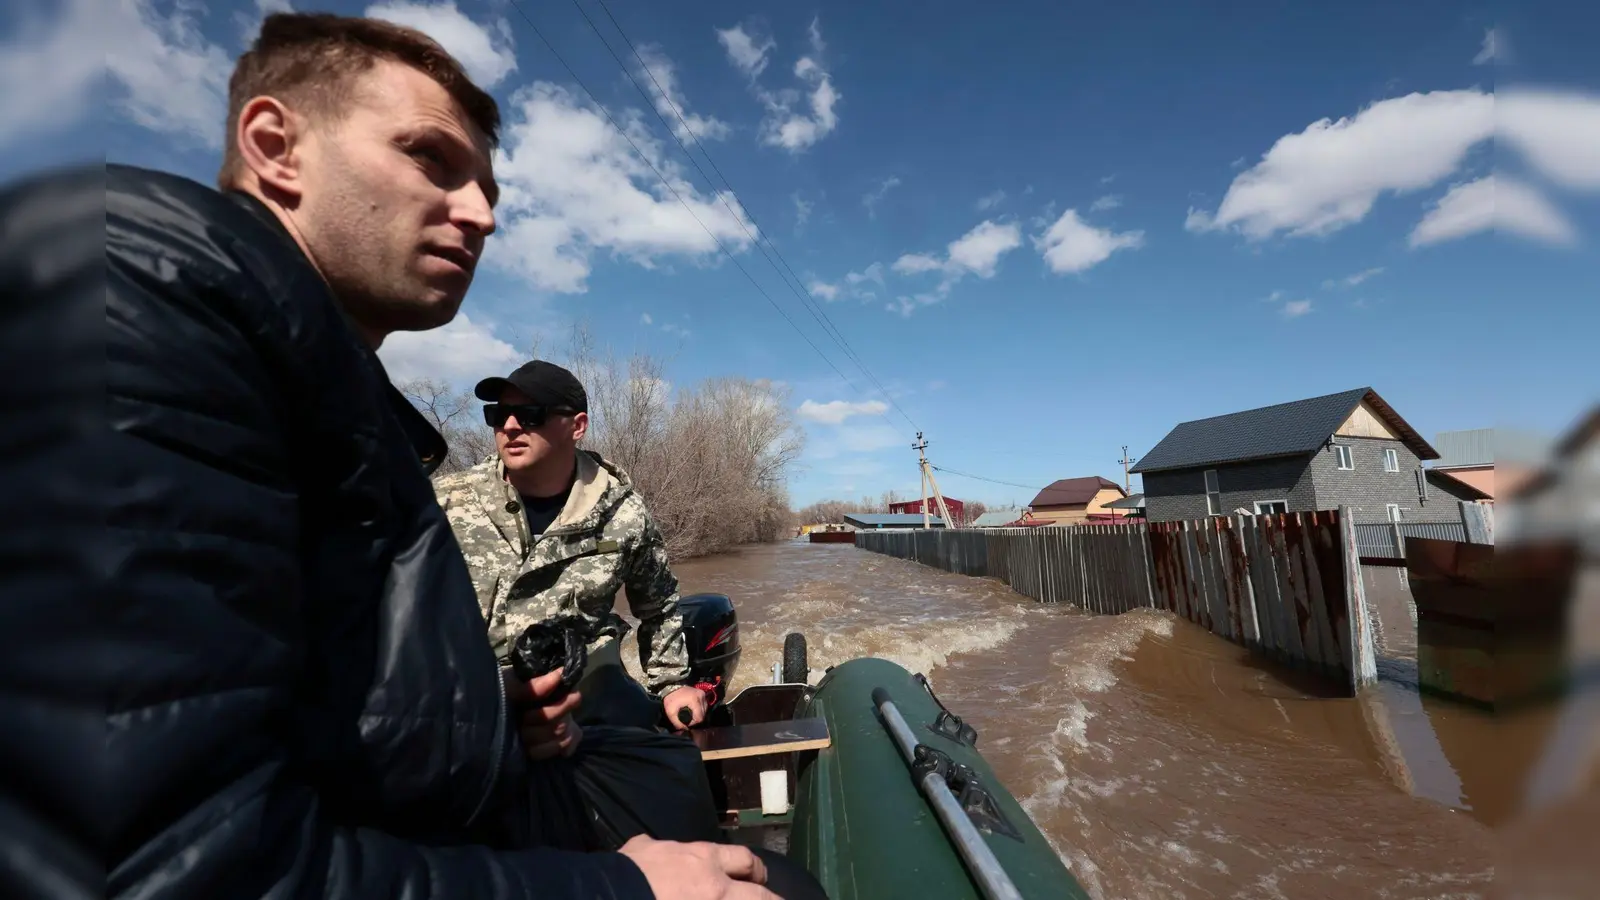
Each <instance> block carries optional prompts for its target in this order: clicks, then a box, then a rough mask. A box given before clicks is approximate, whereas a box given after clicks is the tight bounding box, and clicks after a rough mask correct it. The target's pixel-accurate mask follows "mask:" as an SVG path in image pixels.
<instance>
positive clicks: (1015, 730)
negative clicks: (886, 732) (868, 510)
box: [625, 543, 1492, 900]
mask: <svg viewBox="0 0 1600 900" xmlns="http://www.w3.org/2000/svg"><path fill="white" fill-rule="evenodd" d="M675 568H676V571H677V574H678V577H679V580H680V581H681V582H682V586H683V589H684V591H685V592H694V591H715V592H719V593H725V594H728V595H730V596H731V597H733V598H734V600H735V602H736V603H737V604H738V608H739V612H740V617H741V629H740V630H741V635H742V640H743V642H744V648H745V649H744V655H743V659H742V662H741V668H740V671H739V675H738V678H737V682H738V683H740V684H750V683H752V682H756V681H763V680H765V679H766V677H767V676H768V674H769V673H770V671H771V668H772V666H773V664H774V663H776V662H777V661H778V659H779V656H780V652H781V647H782V641H783V636H784V635H785V634H786V633H787V632H789V631H795V630H798V631H801V632H804V633H805V634H806V636H807V639H808V642H809V644H810V657H811V665H812V669H813V678H814V679H815V678H816V677H819V676H820V674H821V671H822V669H823V668H824V667H826V666H828V665H831V664H834V663H838V662H842V661H844V660H846V659H850V658H853V657H856V656H862V655H871V656H880V657H885V658H888V659H892V660H894V661H896V662H898V663H900V664H901V665H903V666H905V667H907V668H908V669H910V670H912V671H920V672H925V673H927V674H928V675H929V677H930V679H931V680H932V682H933V684H934V687H935V689H936V690H937V691H938V692H939V695H940V697H941V699H943V700H944V702H945V703H946V704H947V705H949V706H950V707H951V708H952V709H953V710H955V711H956V712H957V713H959V714H961V715H962V716H963V717H964V718H966V719H967V720H968V721H970V722H972V723H973V724H974V725H975V726H976V727H977V728H978V730H979V733H980V740H979V748H980V749H981V750H982V751H983V752H984V754H985V756H986V757H987V759H988V760H989V761H990V763H991V764H992V765H993V766H994V768H995V770H996V772H997V774H998V775H999V776H1000V777H1001V779H1002V780H1003V781H1004V782H1005V784H1006V785H1007V787H1008V788H1010V789H1011V791H1012V792H1013V793H1014V794H1015V795H1016V796H1017V797H1018V799H1019V800H1021V801H1022V803H1023V804H1024V806H1025V807H1026V808H1027V809H1028V811H1029V812H1030V813H1031V814H1032V816H1033V817H1034V820H1035V821H1036V822H1037V823H1038V825H1039V827H1040V829H1041V830H1042V831H1043V832H1044V833H1045V834H1046V836H1047V837H1048V838H1049V839H1050V841H1051V842H1052V844H1054V846H1055V847H1056V849H1057V851H1058V852H1059V853H1060V854H1061V855H1062V857H1063V858H1064V859H1065V860H1066V861H1067V862H1068V863H1069V865H1070V866H1071V868H1072V869H1073V871H1074V872H1075V873H1076V874H1077V876H1078V878H1079V879H1080V881H1082V882H1083V883H1084V884H1085V886H1086V887H1088V888H1089V889H1090V891H1091V892H1093V893H1094V894H1095V895H1096V896H1097V897H1100V898H1105V900H1110V898H1146V897H1148V898H1176V897H1187V898H1198V897H1263V898H1311V897H1340V898H1346V897H1393V898H1408V897H1416V898H1423V897H1426V898H1447V897H1480V896H1485V895H1486V894H1487V889H1488V886H1489V884H1490V881H1491V879H1492V870H1491V868H1490V866H1491V862H1490V860H1491V852H1492V848H1491V840H1492V833H1491V831H1490V827H1489V825H1488V824H1486V823H1485V822H1484V821H1483V820H1482V819H1481V818H1480V817H1475V816H1474V815H1473V811H1472V809H1471V808H1470V806H1471V804H1470V803H1469V802H1467V800H1466V799H1465V791H1464V789H1463V787H1462V784H1463V782H1462V780H1461V779H1460V778H1459V777H1458V776H1456V775H1455V774H1454V773H1453V771H1451V768H1450V764H1449V761H1448V759H1447V758H1446V756H1445V754H1444V753H1443V752H1440V753H1439V754H1438V758H1437V759H1430V757H1429V752H1428V743H1427V740H1420V741H1419V740H1417V739H1416V737H1415V736H1414V735H1411V734H1409V733H1408V729H1414V728H1417V727H1421V728H1424V729H1426V728H1427V723H1428V722H1430V721H1431V720H1432V713H1434V712H1436V711H1430V710H1425V709H1422V708H1421V706H1420V703H1421V701H1419V700H1418V699H1417V698H1416V697H1415V696H1414V695H1407V694H1405V693H1404V692H1403V691H1396V690H1394V688H1393V686H1392V685H1391V686H1390V690H1389V692H1388V693H1386V692H1384V691H1378V692H1373V693H1372V694H1371V695H1370V696H1369V697H1368V698H1367V699H1366V700H1365V701H1356V700H1347V699H1339V698H1332V697H1328V696H1325V695H1324V693H1323V692H1322V691H1321V689H1320V688H1319V686H1318V685H1317V684H1316V683H1315V682H1307V681H1305V680H1303V679H1297V678H1296V677H1295V675H1294V673H1291V672H1285V671H1281V670H1276V669H1273V668H1270V667H1265V666H1264V665H1263V664H1261V663H1258V662H1254V661H1252V660H1251V659H1250V658H1249V657H1248V656H1247V655H1246V654H1245V653H1244V652H1243V651H1242V650H1240V649H1238V648H1236V647H1234V646H1233V645H1231V644H1228V643H1226V642H1224V641H1221V640H1220V639H1217V638H1215V637H1214V636H1212V635H1210V634H1207V633H1205V632H1203V631H1200V630H1199V629H1197V628H1195V627H1193V626H1191V625H1190V624H1189V623H1187V622H1183V621H1180V620H1177V619H1175V618H1173V617H1171V616H1169V615H1166V614H1164V613H1157V612H1154V611H1142V610H1141V611H1135V612H1133V613H1129V614H1127V615H1123V616H1095V615H1091V614H1086V613H1081V612H1078V611H1076V610H1073V609H1071V608H1064V607H1047V606H1043V605H1040V604H1037V603H1034V602H1033V601H1031V600H1027V599H1025V598H1021V597H1019V596H1018V595H1016V594H1013V593H1012V592H1011V591H1010V590H1009V589H1008V588H1006V587H1005V586H1004V585H1001V584H1000V583H998V582H996V581H992V580H989V579H975V578H967V577H964V576H959V575H952V574H948V573H945V572H940V571H937V570H934V569H929V568H925V567H922V566H918V565H916V564H915V563H911V562H907V561H904V560H898V559H892V558H888V557H884V556H879V555H876V554H872V553H867V552H864V551H859V550H856V549H855V548H854V547H852V546H849V545H811V544H800V543H792V544H782V545H777V546H770V547H758V548H750V549H746V550H743V551H740V552H738V553H734V554H729V555H725V556H720V557H715V558H711V559H704V560H692V561H689V562H686V563H681V564H679V565H678V566H676V567H675ZM625 658H636V657H633V654H632V653H631V652H630V653H627V654H625ZM1386 704H1388V705H1386ZM1419 717H1420V719H1419ZM1457 724H1462V727H1466V728H1468V729H1469V730H1470V728H1471V723H1465V724H1463V723H1461V722H1460V721H1459V720H1457ZM1417 746H1421V747H1422V748H1423V749H1422V751H1420V752H1419V751H1417V750H1416V749H1415V747H1417ZM1435 746H1437V744H1435ZM1419 785H1420V786H1421V787H1420V788H1419ZM1430 792H1431V794H1432V796H1430V795H1429V793H1430Z"/></svg>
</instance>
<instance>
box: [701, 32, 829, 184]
mask: <svg viewBox="0 0 1600 900" xmlns="http://www.w3.org/2000/svg"><path fill="white" fill-rule="evenodd" d="M716 32H717V40H718V41H719V42H721V44H722V48H723V49H724V50H726V51H727V53H728V61H729V62H731V63H733V65H734V67H735V68H737V69H739V71H741V72H743V73H744V74H745V75H746V77H748V78H749V79H750V87H751V90H752V92H753V93H754V94H755V96H756V99H758V100H760V101H761V104H762V105H763V106H765V107H766V109H767V113H766V116H765V117H764V118H763V119H762V121H761V142H762V143H763V144H766V145H767V146H770V147H782V148H783V149H785V150H788V151H789V152H790V153H800V152H801V151H804V150H805V149H807V148H808V147H811V146H812V145H814V144H816V143H817V142H818V141H820V140H822V139H823V138H825V137H827V136H828V135H829V134H830V133H831V132H832V131H833V130H834V129H835V128H837V127H838V125H839V116H838V113H836V112H834V109H833V108H834V106H836V105H837V104H838V102H839V100H840V99H841V98H840V94H839V91H838V89H836V88H835V87H834V86H833V77H832V76H831V75H830V74H829V73H828V70H827V69H826V68H824V66H823V64H822V62H821V58H822V51H823V44H822V30H821V27H820V25H819V23H818V21H817V20H816V19H812V20H811V27H810V28H809V29H808V34H809V36H810V40H811V52H810V53H809V54H807V55H805V56H802V57H800V58H799V59H798V60H796V61H795V64H794V77H795V79H796V80H797V81H799V82H800V84H801V85H802V88H803V90H802V89H796V88H786V89H784V90H780V91H768V90H766V89H765V88H762V87H760V86H759V85H757V84H756V78H757V76H759V75H760V74H761V73H762V72H763V71H765V70H766V68H767V54H768V53H770V52H771V51H772V50H773V49H774V48H775V47H776V46H777V45H776V44H775V43H773V41H772V39H771V38H764V39H759V40H758V39H757V38H756V37H755V36H754V35H752V34H751V33H750V32H748V31H746V30H745V29H744V26H742V25H735V26H734V27H732V28H718V29H716Z"/></svg>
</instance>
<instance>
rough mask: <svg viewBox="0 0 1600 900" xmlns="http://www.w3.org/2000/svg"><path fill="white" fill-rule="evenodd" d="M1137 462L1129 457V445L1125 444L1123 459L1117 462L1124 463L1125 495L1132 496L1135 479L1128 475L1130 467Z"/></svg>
mask: <svg viewBox="0 0 1600 900" xmlns="http://www.w3.org/2000/svg"><path fill="white" fill-rule="evenodd" d="M1136 461H1137V460H1133V459H1130V458H1129V457H1128V445H1127V444H1123V445H1122V458H1121V459H1119V460H1117V462H1119V463H1122V492H1123V493H1124V494H1130V493H1132V492H1133V479H1132V476H1130V475H1129V474H1128V467H1129V466H1131V465H1133V464H1134V463H1135V462H1136Z"/></svg>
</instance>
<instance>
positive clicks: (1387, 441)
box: [1132, 387, 1486, 523]
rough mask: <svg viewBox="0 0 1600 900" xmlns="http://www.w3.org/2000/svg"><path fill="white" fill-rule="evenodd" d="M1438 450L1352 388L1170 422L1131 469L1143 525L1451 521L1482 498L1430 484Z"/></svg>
mask: <svg viewBox="0 0 1600 900" xmlns="http://www.w3.org/2000/svg"><path fill="white" fill-rule="evenodd" d="M1438 458H1439V451H1437V450H1435V449H1434V448H1433V446H1432V445H1431V444H1429V443H1428V442H1427V441H1426V440H1423V438H1422V435H1421V434H1419V433H1417V430H1416V429H1414V428H1412V427H1411V425H1410V423H1408V422H1407V421H1406V420H1405V419H1404V418H1402V417H1401V416H1400V414H1399V413H1398V412H1396V411H1395V410H1394V408H1393V407H1391V406H1390V405H1389V404H1388V403H1387V402H1386V401H1385V400H1384V399H1383V398H1382V397H1380V396H1378V393H1377V392H1376V391H1374V390H1373V389H1372V388H1370V387H1362V388H1355V389H1354V390H1349V391H1341V392H1339V393H1337V394H1328V395H1325V396H1322V397H1311V398H1309V399H1306V400H1295V401H1293V402H1290V403H1279V404H1276V405H1274V406H1263V407H1260V408H1259V409H1249V410H1245V411H1243V412H1235V413H1228V414H1226V415H1221V416H1213V417H1211V418H1208V419H1196V420H1194V421H1192V422H1184V423H1182V424H1180V425H1178V426H1177V427H1176V428H1174V429H1172V431H1170V432H1168V433H1167V436H1166V437H1164V438H1162V439H1161V442H1160V443H1158V444H1156V446H1155V447H1154V448H1152V449H1151V450H1150V452H1149V453H1146V454H1145V455H1144V457H1143V458H1142V459H1140V460H1139V463H1138V465H1136V466H1134V467H1133V469H1132V471H1134V472H1137V473H1139V475H1140V476H1141V477H1142V479H1143V482H1144V502H1145V517H1146V518H1147V519H1148V520H1149V521H1151V522H1170V521H1175V520H1181V519H1202V518H1205V517H1206V516H1219V515H1233V514H1235V513H1240V512H1243V513H1248V514H1251V515H1258V514H1261V513H1272V512H1307V511H1311V510H1319V509H1337V508H1338V507H1340V506H1349V507H1351V512H1352V514H1353V515H1354V517H1355V521H1356V522H1360V523H1368V522H1390V521H1405V522H1457V521H1460V517H1461V510H1460V507H1459V505H1458V501H1460V500H1479V499H1483V498H1484V497H1485V496H1486V495H1485V494H1484V492H1483V491H1481V490H1479V489H1477V488H1474V487H1472V486H1471V485H1468V484H1465V483H1463V482H1461V481H1457V480H1456V479H1453V478H1449V477H1448V476H1435V477H1429V475H1428V473H1427V470H1426V469H1424V468H1423V465H1422V463H1423V461H1424V460H1432V459H1438Z"/></svg>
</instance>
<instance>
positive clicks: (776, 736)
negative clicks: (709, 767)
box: [689, 717, 833, 760]
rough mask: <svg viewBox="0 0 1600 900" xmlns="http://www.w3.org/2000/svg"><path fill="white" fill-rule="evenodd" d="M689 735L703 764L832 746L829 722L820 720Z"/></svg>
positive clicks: (758, 724) (757, 724)
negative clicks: (697, 749) (709, 761)
mask: <svg viewBox="0 0 1600 900" xmlns="http://www.w3.org/2000/svg"><path fill="white" fill-rule="evenodd" d="M689 734H690V736H691V737H692V738H694V742H695V745H696V746H698V747H699V748H700V756H701V757H702V758H703V759H706V760H718V759H739V758H741V757H746V756H766V755H769V754H773V753H793V752H795V751H798V750H822V749H824V748H826V747H828V746H830V745H831V744H832V743H833V739H832V738H831V737H830V736H829V734H828V722H827V720H826V719H822V718H820V717H819V718H814V719H790V720H788V721H783V722H753V723H750V724H747V725H729V726H726V727H722V728H699V729H695V730H693V731H690V732H689Z"/></svg>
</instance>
